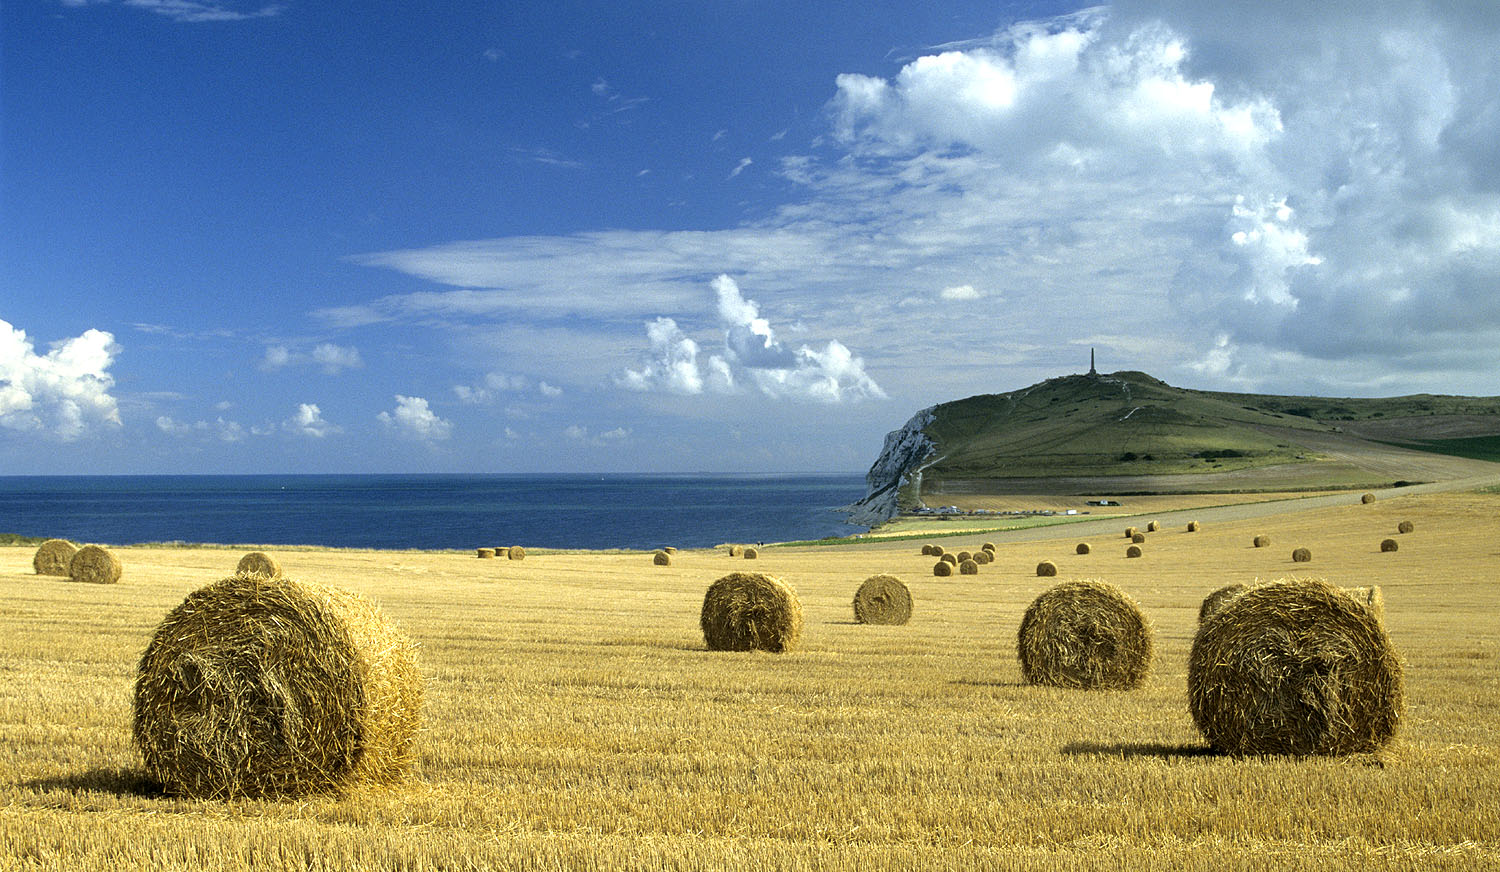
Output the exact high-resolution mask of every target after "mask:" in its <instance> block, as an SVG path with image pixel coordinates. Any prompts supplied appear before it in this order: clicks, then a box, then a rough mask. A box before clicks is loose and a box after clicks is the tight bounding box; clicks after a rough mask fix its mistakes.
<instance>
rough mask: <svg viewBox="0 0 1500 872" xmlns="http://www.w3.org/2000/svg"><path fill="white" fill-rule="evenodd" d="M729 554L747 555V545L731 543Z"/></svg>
mask: <svg viewBox="0 0 1500 872" xmlns="http://www.w3.org/2000/svg"><path fill="white" fill-rule="evenodd" d="M729 556H730V557H744V556H745V546H743V545H730V546H729Z"/></svg>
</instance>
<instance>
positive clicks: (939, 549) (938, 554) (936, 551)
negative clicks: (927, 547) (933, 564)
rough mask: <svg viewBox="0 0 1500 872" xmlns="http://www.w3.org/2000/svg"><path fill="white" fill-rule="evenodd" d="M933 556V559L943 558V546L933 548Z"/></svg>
mask: <svg viewBox="0 0 1500 872" xmlns="http://www.w3.org/2000/svg"><path fill="white" fill-rule="evenodd" d="M932 556H933V557H942V556H943V546H941V545H934V546H932Z"/></svg>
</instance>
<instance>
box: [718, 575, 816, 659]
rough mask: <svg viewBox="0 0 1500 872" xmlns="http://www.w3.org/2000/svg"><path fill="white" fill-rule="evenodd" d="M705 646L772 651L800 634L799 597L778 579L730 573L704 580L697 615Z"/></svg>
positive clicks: (790, 644) (787, 646)
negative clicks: (704, 591)
mask: <svg viewBox="0 0 1500 872" xmlns="http://www.w3.org/2000/svg"><path fill="white" fill-rule="evenodd" d="M699 625H700V626H701V627H702V628H703V641H704V642H706V643H708V648H709V650H710V651H773V652H775V653H778V654H779V653H781V652H783V651H790V650H791V649H792V648H794V647H796V645H797V640H798V639H800V638H801V637H802V601H801V600H799V599H798V598H797V592H796V591H794V590H792V588H791V587H790V586H789V585H787V583H786V582H784V581H782V580H781V579H779V578H773V577H772V576H769V575H762V574H761V573H759V572H731V573H730V574H728V575H726V576H724V577H723V578H721V579H719V580H718V581H716V582H714V583H713V584H711V585H709V588H708V593H707V594H705V595H704V597H703V613H702V615H701V616H700V618H699Z"/></svg>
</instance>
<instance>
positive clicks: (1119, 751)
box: [1062, 742, 1223, 760]
mask: <svg viewBox="0 0 1500 872" xmlns="http://www.w3.org/2000/svg"><path fill="white" fill-rule="evenodd" d="M1062 753H1064V754H1068V755H1072V756H1085V755H1098V756H1101V757H1125V758H1134V757H1156V758H1159V759H1162V760H1175V759H1179V758H1188V757H1220V756H1223V755H1222V754H1221V753H1220V752H1218V751H1215V750H1214V749H1213V748H1210V747H1208V746H1207V745H1167V744H1163V743H1161V742H1110V743H1107V742H1069V743H1068V744H1066V745H1064V746H1063V747H1062Z"/></svg>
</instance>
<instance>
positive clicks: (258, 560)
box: [234, 549, 493, 578]
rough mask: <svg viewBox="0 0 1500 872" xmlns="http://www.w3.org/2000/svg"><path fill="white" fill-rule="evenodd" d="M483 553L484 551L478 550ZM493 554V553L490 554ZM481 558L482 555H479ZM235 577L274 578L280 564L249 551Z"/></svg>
mask: <svg viewBox="0 0 1500 872" xmlns="http://www.w3.org/2000/svg"><path fill="white" fill-rule="evenodd" d="M480 550H481V551H483V550H484V549H480ZM491 553H492V554H493V552H491ZM479 556H480V557H483V556H484V555H483V554H480V555H479ZM234 574H235V575H265V576H269V577H271V578H275V577H276V576H278V575H281V564H280V563H278V562H277V561H276V558H275V557H272V556H271V555H269V554H267V553H266V552H264V551H251V552H250V553H249V554H246V555H245V556H244V557H241V558H240V562H239V565H237V566H236V567H235V568H234Z"/></svg>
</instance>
